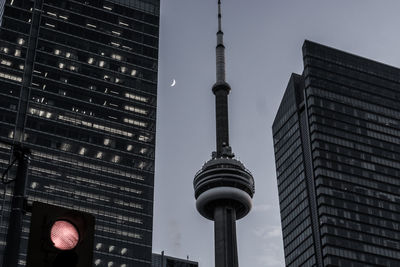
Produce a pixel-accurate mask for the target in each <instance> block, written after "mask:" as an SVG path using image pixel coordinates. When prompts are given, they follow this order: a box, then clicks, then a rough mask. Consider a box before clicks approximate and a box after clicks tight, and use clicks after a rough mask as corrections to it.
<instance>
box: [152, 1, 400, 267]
mask: <svg viewBox="0 0 400 267" xmlns="http://www.w3.org/2000/svg"><path fill="white" fill-rule="evenodd" d="M399 10H400V1H398V0H350V1H349V0H335V1H328V0H301V1H298V0H297V1H296V0H246V1H243V0H222V16H223V21H222V27H223V31H224V33H225V35H224V42H225V46H226V72H227V74H226V79H227V81H228V83H229V84H230V85H231V87H232V91H231V93H230V95H229V120H230V121H229V123H230V125H229V128H230V144H231V147H232V149H233V152H234V153H235V154H236V158H237V159H239V160H241V161H242V162H243V163H244V164H245V166H246V167H247V168H248V169H249V170H250V171H251V172H252V173H253V176H254V179H255V185H256V193H255V196H254V198H253V210H252V211H251V212H250V213H249V214H248V215H247V216H246V217H244V218H243V219H241V220H239V221H237V238H238V254H239V265H240V266H242V267H278V266H284V254H283V241H282V233H281V224H280V214H279V199H278V190H277V183H276V172H275V162H274V150H273V145H272V130H271V126H272V122H273V120H274V117H275V115H276V111H277V109H278V106H279V103H280V101H281V98H282V96H283V93H284V90H285V89H286V85H287V83H288V80H289V77H290V74H291V73H292V72H294V73H299V74H301V72H302V70H303V63H302V53H301V47H302V44H303V42H304V40H306V39H307V40H310V41H314V42H317V43H321V44H324V45H327V46H331V47H334V48H337V49H340V50H343V51H347V52H350V53H353V54H357V55H360V56H363V57H367V58H369V59H372V60H376V61H379V62H382V63H386V64H388V65H392V66H397V67H400V53H396V51H398V50H400V34H399V31H398V28H399V26H400V16H399V15H398V12H399ZM160 23H161V26H160V47H159V76H158V111H157V140H156V169H155V192H154V194H155V195H154V196H155V199H154V223H153V225H154V232H153V252H157V253H160V252H161V251H162V250H164V251H165V253H166V254H167V255H171V256H175V257H180V258H186V257H187V256H189V258H190V259H191V260H194V261H198V262H199V264H200V266H201V267H212V266H214V225H213V222H212V221H209V220H207V219H205V218H203V217H201V216H200V215H199V214H198V212H197V211H196V208H195V198H194V193H193V178H194V175H195V173H196V172H197V171H198V170H199V169H200V168H201V167H202V165H203V164H204V162H205V161H207V160H208V159H210V156H211V152H212V151H214V150H215V113H214V109H215V106H214V103H215V100H214V95H213V94H212V91H211V87H212V85H213V84H214V82H215V45H216V31H217V0H161V21H160ZM174 79H175V80H176V85H175V86H173V87H171V84H172V82H173V80H174Z"/></svg>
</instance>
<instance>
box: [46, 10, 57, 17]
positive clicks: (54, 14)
mask: <svg viewBox="0 0 400 267" xmlns="http://www.w3.org/2000/svg"><path fill="white" fill-rule="evenodd" d="M47 14H49V15H51V16H54V17H57V14H56V13H53V12H49V11H47Z"/></svg>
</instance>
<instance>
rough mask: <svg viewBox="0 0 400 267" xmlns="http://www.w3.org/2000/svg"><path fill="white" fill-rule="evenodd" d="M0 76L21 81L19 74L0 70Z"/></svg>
mask: <svg viewBox="0 0 400 267" xmlns="http://www.w3.org/2000/svg"><path fill="white" fill-rule="evenodd" d="M0 78H4V79H9V80H12V81H17V82H22V78H21V77H19V76H15V75H11V74H8V73H4V72H0Z"/></svg>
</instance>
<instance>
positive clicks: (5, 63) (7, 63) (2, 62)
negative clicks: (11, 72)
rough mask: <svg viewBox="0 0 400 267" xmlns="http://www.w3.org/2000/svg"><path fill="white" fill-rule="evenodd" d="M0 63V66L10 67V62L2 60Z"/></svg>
mask: <svg viewBox="0 0 400 267" xmlns="http://www.w3.org/2000/svg"><path fill="white" fill-rule="evenodd" d="M0 63H1V64H2V65H6V66H11V61H9V60H5V59H2V60H1V61H0Z"/></svg>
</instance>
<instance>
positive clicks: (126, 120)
mask: <svg viewBox="0 0 400 267" xmlns="http://www.w3.org/2000/svg"><path fill="white" fill-rule="evenodd" d="M124 122H126V123H129V124H133V125H135V126H140V127H147V123H145V122H142V121H137V120H134V119H129V118H124Z"/></svg>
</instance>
